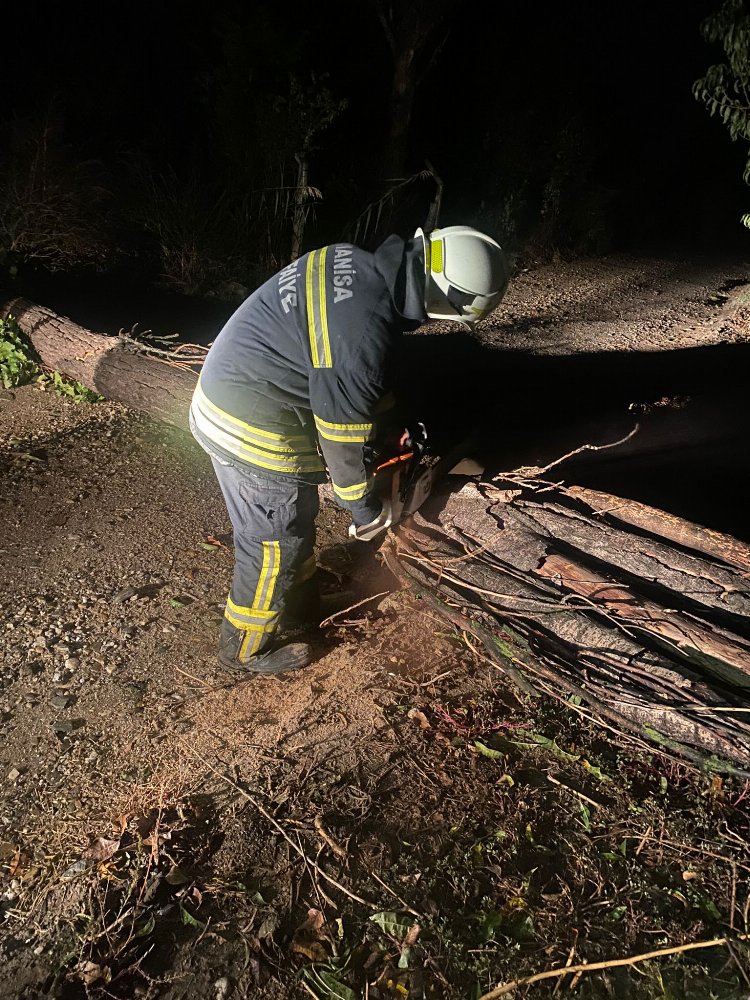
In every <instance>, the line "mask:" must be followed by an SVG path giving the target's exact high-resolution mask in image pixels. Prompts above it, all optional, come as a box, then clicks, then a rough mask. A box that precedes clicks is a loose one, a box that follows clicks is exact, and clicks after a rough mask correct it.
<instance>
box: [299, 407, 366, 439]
mask: <svg viewBox="0 0 750 1000" xmlns="http://www.w3.org/2000/svg"><path fill="white" fill-rule="evenodd" d="M313 416H315V415H314V414H313ZM315 426H316V427H317V429H318V434H320V436H321V437H322V438H325V439H326V441H341V442H343V443H344V444H347V443H348V444H364V443H365V442H366V441H369V440H370V439H371V437H372V435H373V429H374V424H334V423H331V421H330V420H323V419H322V417H315Z"/></svg>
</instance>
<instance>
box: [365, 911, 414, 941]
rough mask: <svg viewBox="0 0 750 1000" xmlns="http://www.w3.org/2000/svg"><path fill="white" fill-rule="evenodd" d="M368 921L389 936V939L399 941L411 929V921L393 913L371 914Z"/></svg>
mask: <svg viewBox="0 0 750 1000" xmlns="http://www.w3.org/2000/svg"><path fill="white" fill-rule="evenodd" d="M370 920H371V921H372V922H373V923H374V924H377V926H378V927H379V928H380V929H381V930H382V931H385V933H386V934H389V935H390V936H391V937H394V938H396V939H397V940H399V941H400V940H401V938H405V937H406V935H407V934H408V933H409V931H410V930H411V928H412V925H413V921H411V920H408V919H406V918H405V917H401V916H399V914H398V913H394V912H393V911H384V912H382V913H373V915H372V916H371V917H370Z"/></svg>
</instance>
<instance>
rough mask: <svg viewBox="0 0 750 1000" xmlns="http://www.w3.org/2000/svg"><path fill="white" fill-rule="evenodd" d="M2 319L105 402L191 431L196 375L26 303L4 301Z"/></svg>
mask: <svg viewBox="0 0 750 1000" xmlns="http://www.w3.org/2000/svg"><path fill="white" fill-rule="evenodd" d="M0 316H2V317H3V319H7V318H8V317H9V316H12V317H13V318H14V319H15V320H16V322H17V323H18V326H19V329H20V330H21V331H22V333H23V334H24V335H25V336H26V337H27V338H28V339H29V341H30V342H31V344H32V346H33V347H34V350H35V351H36V352H37V354H38V355H39V357H40V358H41V360H42V363H43V364H44V365H45V366H46V367H48V368H51V369H54V370H55V371H59V372H60V373H61V374H63V375H66V376H67V377H68V378H71V379H74V380H75V381H77V382H81V383H82V384H83V385H85V386H87V388H89V389H93V390H94V392H98V393H99V394H100V395H102V396H106V397H107V399H112V400H115V401H116V402H118V403H124V404H125V406H130V407H132V408H133V409H135V410H142V411H143V412H145V413H148V414H149V415H150V416H152V417H154V418H155V419H157V420H163V421H164V422H165V423H168V424H174V425H175V426H177V427H182V428H184V429H187V426H188V409H189V407H190V399H191V397H192V394H193V390H194V388H195V384H196V381H197V373H195V372H193V371H189V370H186V369H184V368H181V367H178V366H176V365H174V364H170V363H169V362H168V361H166V359H160V358H158V357H155V356H153V355H149V354H145V353H139V352H138V350H137V348H136V347H135V346H134V345H131V344H129V343H128V342H127V341H125V340H124V339H123V338H121V337H117V336H107V335H106V334H101V333H92V332H91V331H90V330H86V329H84V328H83V327H82V326H78V324H77V323H74V322H73V321H72V320H70V319H68V318H67V317H65V316H58V315H56V314H55V313H53V312H52V311H51V310H50V309H45V308H44V307H43V306H39V305H35V304H34V303H33V302H29V301H28V300H27V299H23V298H17V299H10V300H7V301H5V302H4V303H3V304H2V305H1V306H0Z"/></svg>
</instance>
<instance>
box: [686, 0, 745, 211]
mask: <svg viewBox="0 0 750 1000" xmlns="http://www.w3.org/2000/svg"><path fill="white" fill-rule="evenodd" d="M701 31H702V33H703V36H704V38H705V39H706V41H707V42H710V43H712V44H719V45H721V47H722V48H723V50H724V55H725V57H726V62H725V63H718V64H716V65H714V66H710V67H709V68H708V70H707V71H706V75H705V76H703V77H701V78H700V80H696V82H695V83H694V84H693V94H694V96H695V97H696V98H697V100H699V101H702V102H703V103H704V104H705V105H706V107H707V108H708V112H709V114H710V115H715V116H716V117H717V118H720V119H721V121H722V122H723V123H724V125H726V127H727V129H728V131H729V135H730V137H731V139H732V140H733V141H734V140H737V139H741V140H744V141H745V142H747V143H750V11H749V10H748V7H747V2H746V0H724V3H723V4H722V5H721V7H720V8H719V9H718V10H717V11H716V12H715V13H713V14H712V15H711V16H710V17H708V18H706V19H705V21H704V22H703V24H702V25H701ZM743 180H744V181H745V183H746V184H750V149H749V150H748V157H747V161H746V163H745V170H744V173H743ZM742 223H743V225H745V226H747V227H748V228H749V229H750V213H746V214H745V215H743V217H742Z"/></svg>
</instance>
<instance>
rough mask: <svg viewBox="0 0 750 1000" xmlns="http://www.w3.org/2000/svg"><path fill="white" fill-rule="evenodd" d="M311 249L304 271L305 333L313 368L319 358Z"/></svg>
mask: <svg viewBox="0 0 750 1000" xmlns="http://www.w3.org/2000/svg"><path fill="white" fill-rule="evenodd" d="M316 253H317V251H313V253H311V254H310V256H309V257H308V258H307V270H306V271H305V298H306V300H307V333H308V336H309V337H310V357H311V358H312V363H313V368H320V358H319V357H318V342H317V340H316V339H315V308H314V305H313V267H314V265H315V255H316Z"/></svg>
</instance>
